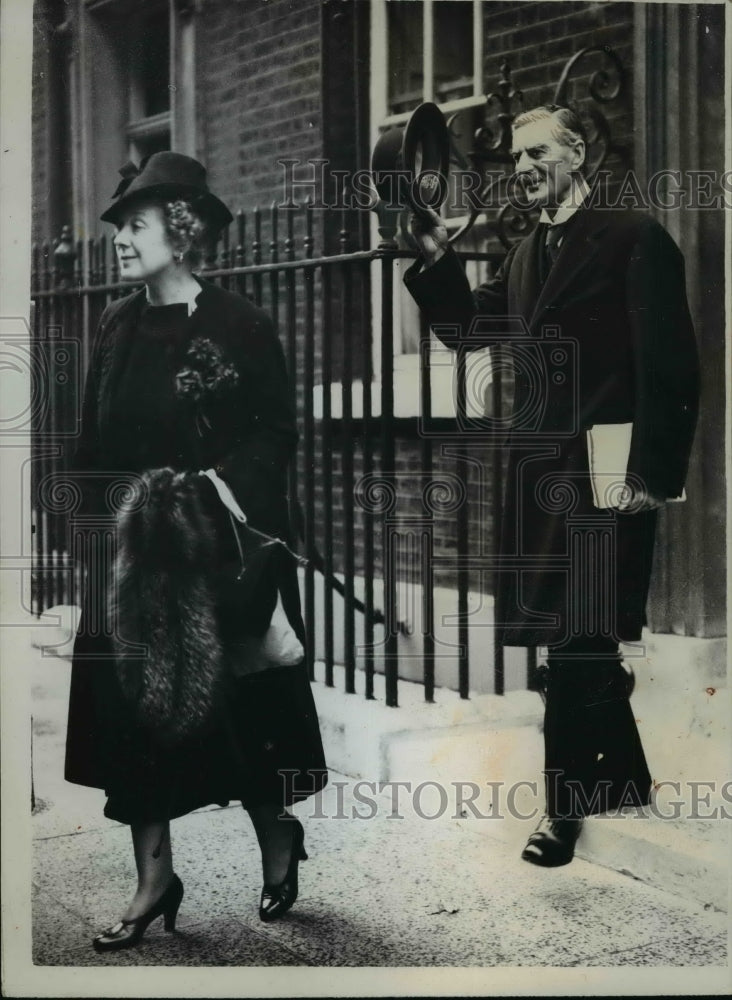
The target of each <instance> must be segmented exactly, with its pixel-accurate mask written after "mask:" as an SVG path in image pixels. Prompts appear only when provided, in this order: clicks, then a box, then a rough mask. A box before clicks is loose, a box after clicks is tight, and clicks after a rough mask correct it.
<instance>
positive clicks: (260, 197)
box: [196, 0, 323, 208]
mask: <svg viewBox="0 0 732 1000" xmlns="http://www.w3.org/2000/svg"><path fill="white" fill-rule="evenodd" d="M196 47H197V79H198V88H197V89H198V108H197V111H198V121H199V128H200V135H199V142H200V145H201V150H200V152H201V156H202V158H203V159H204V160H205V162H206V165H207V167H208V171H209V176H210V181H211V186H212V188H213V189H214V190H215V191H216V192H217V193H218V194H219V195H220V196H221V198H223V200H224V201H225V202H227V204H229V205H231V206H234V207H236V208H240V207H241V208H253V207H254V206H255V205H260V206H262V207H268V206H269V205H270V203H271V202H272V201H273V200H275V201H279V200H280V199H281V189H282V168H281V167H279V166H278V165H277V160H278V159H279V158H281V157H293V158H298V159H301V160H307V159H309V158H317V157H319V156H321V155H322V153H321V151H322V147H323V131H322V117H321V111H320V104H321V101H320V4H319V3H318V0H298V2H297V3H293V2H292V0H269V2H267V3H262V2H261V0H240V2H237V3H231V2H230V0H211V2H209V3H207V4H206V8H205V12H204V16H203V17H201V18H200V20H199V21H198V26H197V36H196Z"/></svg>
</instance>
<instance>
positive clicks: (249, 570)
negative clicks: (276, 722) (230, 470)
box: [202, 469, 305, 677]
mask: <svg viewBox="0 0 732 1000" xmlns="http://www.w3.org/2000/svg"><path fill="white" fill-rule="evenodd" d="M202 475H204V476H206V477H207V478H208V479H209V480H210V481H211V483H212V484H213V486H214V488H215V489H216V492H217V493H218V496H219V499H220V500H221V502H222V504H223V505H224V507H225V508H226V510H227V513H228V517H229V521H230V524H231V530H232V532H233V537H234V541H235V544H236V548H237V552H238V559H239V565H238V567H237V572H236V575H235V576H234V578H233V579H231V580H229V581H227V582H225V583H224V587H225V589H226V593H225V594H223V595H222V603H223V604H224V605H225V606H226V610H228V611H229V612H230V613H231V614H232V615H233V618H234V621H235V622H238V625H239V628H238V629H237V631H238V632H239V636H238V639H237V641H236V642H232V643H228V644H227V647H228V660H229V669H230V670H231V672H232V673H233V674H234V675H235V676H237V677H242V676H246V675H248V674H252V673H258V672H259V671H261V670H268V669H271V668H272V667H289V666H295V665H296V664H297V663H300V661H301V660H302V659H303V657H304V655H305V650H304V648H303V645H302V643H301V642H300V640H299V639H298V637H297V635H296V633H295V630H294V629H293V627H292V625H291V624H290V621H289V619H288V616H287V613H286V610H285V606H284V604H283V600H282V593H281V589H280V585H279V578H280V575H281V573H282V571H283V570H284V568H285V566H284V564H285V563H287V562H295V563H297V564H298V565H304V563H305V560H304V559H302V558H300V557H299V556H297V555H296V554H295V553H294V552H292V551H291V549H290V548H289V547H288V546H287V545H286V544H285V543H284V542H283V541H282V539H280V538H273V537H271V536H270V535H266V534H264V533H263V532H261V531H257V530H256V529H255V528H252V527H251V526H250V525H249V524H248V522H247V517H246V514H245V513H244V511H243V510H242V509H241V507H240V506H239V504H238V503H237V500H236V497H235V496H234V495H233V493H232V492H231V490H230V489H229V486H228V485H227V483H226V482H225V481H224V480H223V479H221V478H220V476H219V475H218V474H217V473H216V471H215V470H214V469H207V470H206V471H205V472H203V473H202ZM226 610H225V611H224V614H225V613H226ZM253 610H254V613H255V615H256V614H258V616H259V618H258V620H257V618H256V617H254V616H253ZM242 616H244V617H245V618H246V617H247V616H248V618H249V621H250V622H251V623H252V626H251V633H252V634H250V635H244V636H242V635H241V632H242V629H241V620H242ZM261 622H266V626H265V630H264V631H261V624H260V623H261Z"/></svg>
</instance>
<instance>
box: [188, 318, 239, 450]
mask: <svg viewBox="0 0 732 1000" xmlns="http://www.w3.org/2000/svg"><path fill="white" fill-rule="evenodd" d="M186 362H187V363H186V365H185V367H183V368H181V369H180V371H179V372H177V373H176V376H175V391H176V395H177V396H178V398H179V399H182V400H185V401H186V402H187V403H189V404H190V405H191V407H192V408H193V409H194V410H195V415H196V430H197V431H198V435H199V437H203V429H202V425H203V426H205V427H207V428H208V430H211V421H210V419H209V416H208V410H209V408H210V406H211V404H213V403H216V402H217V401H219V400H220V399H222V398H224V397H225V396H226V395H227V394H228V393H229V392H231V391H232V390H233V389H235V388H236V386H237V385H238V384H239V373H238V372H237V370H236V368H235V367H234V366H233V364H232V363H231V362H230V361H229V360H227V358H226V357H225V356H224V354H223V352H222V350H221V348H220V347H219V345H218V344H215V343H214V342H213V341H212V340H209V339H208V338H207V337H197V338H196V339H195V340H194V341H192V342H191V345H190V347H189V348H188V350H187V352H186Z"/></svg>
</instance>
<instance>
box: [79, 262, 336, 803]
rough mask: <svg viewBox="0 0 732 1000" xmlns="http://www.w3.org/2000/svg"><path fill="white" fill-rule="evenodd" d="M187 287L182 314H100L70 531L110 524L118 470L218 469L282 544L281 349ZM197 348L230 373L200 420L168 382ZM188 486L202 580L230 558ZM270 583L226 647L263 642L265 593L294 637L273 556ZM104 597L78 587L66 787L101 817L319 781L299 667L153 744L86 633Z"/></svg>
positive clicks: (211, 291) (214, 297) (265, 675)
mask: <svg viewBox="0 0 732 1000" xmlns="http://www.w3.org/2000/svg"><path fill="white" fill-rule="evenodd" d="M200 284H201V285H202V291H201V292H200V293H199V295H198V297H197V300H196V309H195V311H194V312H193V313H192V315H190V316H188V315H187V309H186V307H185V306H175V307H162V308H160V309H158V310H155V309H154V308H153V309H151V307H149V306H148V305H147V303H146V297H145V292H144V290H142V291H139V292H136V293H133V294H131V295H129V296H127V297H126V298H123V299H121V300H118V301H116V302H113V303H112V304H110V305H109V306H108V307H107V309H106V310H105V311H104V314H103V316H102V318H101V322H100V327H99V331H98V335H97V338H96V341H95V344H94V349H93V354H92V359H91V364H90V369H89V374H88V376H87V383H86V389H85V395H84V408H83V415H82V434H81V439H80V442H79V447H78V449H77V454H76V461H75V467H76V470H77V471H78V473H79V475H80V480H79V481H80V483H81V485H82V488H83V498H84V502H83V508H82V510H81V511H80V512H77V517H76V519H75V522H74V527H75V528H76V529H77V530H79V529H81V530H80V534H81V537H87V538H89V537H91V536H92V535H93V534H94V532H93V531H90V530H89V529H90V522H89V521H88V520H87V519H88V518H90V517H91V518H92V519H93V518H95V517H96V518H99V517H101V519H102V521H101V524H102V527H104V524H105V523H106V524H107V526H108V525H109V523H110V521H109V518H110V514H111V513H112V512H113V510H114V507H112V508H111V510H110V502H112V503H113V498H114V496H115V494H116V495H119V492H118V490H116V488H115V487H114V485H113V484H115V483H117V484H118V486H119V484H124V482H125V481H126V480H128V479H129V474H130V473H132V474H136V473H141V472H143V471H145V470H146V469H150V468H163V467H169V468H172V469H175V470H188V471H191V472H197V471H199V470H201V469H207V468H215V469H216V471H217V472H218V474H219V476H220V477H221V479H223V480H224V481H225V482H226V483H227V484H228V485H229V487H230V488H231V490H232V492H233V493H234V495H235V497H236V499H237V501H238V503H239V505H240V506H241V508H242V509H243V510H244V512H245V513H246V514H247V517H248V521H249V524H250V525H251V526H252V527H254V528H257V529H259V530H260V531H263V532H266V533H268V534H270V535H277V536H279V537H281V538H283V539H289V509H288V472H287V470H288V465H289V462H290V459H291V458H292V454H293V451H294V448H295V444H296V442H297V436H298V435H297V430H296V427H295V420H294V413H293V408H292V402H291V399H290V393H289V388H288V379H287V373H286V369H285V360H284V355H283V352H282V348H281V346H280V343H279V341H278V339H277V336H276V334H275V332H274V330H273V326H272V322H271V320H270V318H269V317H268V316H267V315H266V313H264V312H263V311H262V310H260V309H258V308H256V307H255V306H254V305H253V304H252V303H250V302H249V301H248V300H246V299H244V298H242V297H241V296H239V295H236V294H234V293H232V292H229V291H226V290H224V289H222V288H219V287H217V286H216V285H213V284H211V283H209V282H207V281H200ZM175 310H178V311H177V312H175ZM181 310H182V311H181ZM171 311H172V313H173V316H174V321H172V322H171V321H170V313H171ZM161 315H162V317H163V319H162V320H161V319H160V316H161ZM166 317H167V318H166ZM156 324H157V326H156ZM199 338H200V339H204V340H208V341H209V342H211V343H212V344H214V345H216V346H217V347H218V348H219V349H220V352H221V355H222V357H223V358H224V359H225V361H226V363H227V364H230V365H232V366H233V368H234V369H235V371H236V373H237V376H238V382H237V383H236V385H235V387H234V388H233V389H232V390H231V392H230V393H228V394H223V395H221V397H220V398H218V397H217V398H214V397H212V398H211V400H210V401H209V403H208V404H207V405H206V408H205V412H203V411H201V409H200V408H199V407H198V406H197V405H192V404H191V402H190V400H188V401H186V400H184V399H182V398H181V396H180V394H179V393H178V392H177V391H176V374H177V373H178V372H180V371H181V370H183V369H185V368H186V366H187V365H188V364H189V356H188V355H187V351H188V349H189V347H190V345H191V343H192V342H194V341H196V340H197V339H199ZM196 481H197V482H201V484H202V488H203V490H204V492H203V493H202V497H203V498H204V500H205V503H206V505H207V510H208V513H209V514H210V517H211V519H212V521H213V523H214V525H215V527H216V529H217V531H216V534H215V537H216V538H217V539H218V542H219V547H218V550H217V551H216V552H212V554H211V574H212V578H214V577H216V574H217V573H218V571H219V568H220V567H221V566H222V565H223V564H224V563H227V562H228V561H234V562H235V561H236V541H235V538H234V535H233V531H232V527H231V524H230V522H229V520H228V514H227V513H226V510H225V508H224V507H223V505H222V504H221V502H220V500H219V498H218V496H217V495H216V493H215V491H214V489H213V487H212V486H211V485H210V484H209V482H208V480H207V479H205V477H200V479H197V480H196ZM206 490H207V491H208V492H207V493H206V492H205V491H206ZM78 515H81V516H78ZM105 518H106V522H105ZM87 556H88V563H89V565H91V562H92V561H93V560H92V558H91V556H89V554H88V553H87ZM273 573H274V575H273V576H272V574H270V576H266V577H265V578H264V581H263V585H262V593H261V602H260V603H258V604H257V605H256V606H255V610H254V612H251V611H250V613H249V615H248V617H247V615H245V614H241V615H234V616H233V618H232V616H231V615H230V616H229V618H228V621H227V624H226V630H225V637H224V638H225V642H227V643H234V644H235V643H238V642H239V641H241V640H242V639H244V638H246V636H248V635H251V634H261V632H262V631H263V630H264V629H265V628H266V626H267V623H268V621H269V615H270V614H271V612H272V609H273V607H274V602H275V600H276V593H277V588H278V587H279V589H280V591H281V592H282V594H283V600H285V598H286V603H285V607H286V609H287V610H288V614H289V617H290V620H291V624H292V625H293V627H294V629H295V631H296V632H297V634H298V635H299V637H300V639H301V641H304V629H303V624H302V619H301V617H300V611H299V594H298V588H297V576H296V570H295V565H294V563H291V562H290V563H285V562H282V561H281V562H280V563H279V564H278V568H277V569H276V571H273ZM270 577H271V578H270ZM216 578H217V579H218V577H216ZM92 592H93V593H92ZM106 600H108V597H107V591H106V588H105V587H104V586H103V585H101V586H99V585H98V586H95V587H93V588H92V587H87V590H86V594H85V598H84V604H83V609H82V619H81V622H80V627H79V630H78V635H77V639H76V643H75V648H74V662H73V668H72V680H71V697H70V706H69V725H68V735H67V746H66V778H67V780H69V781H72V782H76V783H79V784H85V785H91V786H95V787H99V788H104V789H105V790H106V792H107V794H108V796H109V798H108V802H107V807H106V809H105V813H106V815H107V816H109V817H110V818H112V819H117V820H120V821H121V822H134V821H149V820H156V819H165V818H167V817H172V816H177V815H182V814H183V813H185V812H188V811H190V810H191V809H194V808H197V807H199V806H202V805H206V804H208V803H214V802H218V803H224V802H226V801H228V800H229V799H240V800H242V802H243V803H244V804H247V805H256V804H261V803H263V802H281V801H286V802H290V801H293V800H294V799H297V798H301V797H303V796H304V795H307V794H312V793H313V792H314V791H317V789H318V787H320V786H321V785H322V784H323V783H324V780H325V772H324V766H325V765H324V760H323V751H322V745H321V740H320V733H319V729H318V721H317V715H316V712H315V705H314V702H313V697H312V692H311V689H310V683H309V680H308V676H307V671H306V669H305V665H304V664H301V665H298V666H292V667H279V668H275V669H269V670H265V671H263V672H260V673H255V674H252V675H251V676H248V677H246V678H244V679H236V680H234V679H229V682H228V683H230V685H231V687H230V690H229V691H228V696H227V699H226V703H225V705H224V709H223V712H222V714H221V716H220V718H218V719H217V721H216V724H215V725H214V726H213V727H212V728H211V729H210V730H207V731H206V732H205V733H203V734H201V735H200V737H198V738H195V739H192V740H189V741H188V742H187V743H185V744H184V745H181V746H178V747H175V748H174V749H173V750H170V749H166V748H164V747H162V746H161V745H160V744H159V742H158V741H157V740H156V738H155V734H154V733H149V732H146V731H144V730H143V729H142V728H141V727H140V726H139V724H138V723H137V722H136V719H135V717H134V716H133V714H131V709H130V706H129V704H128V703H127V702H126V700H125V698H124V697H123V696H122V693H121V690H120V686H119V681H118V679H117V673H116V670H115V664H114V659H113V654H112V646H111V642H110V638H109V636H108V635H106V634H105V632H104V629H103V628H102V629H99V628H98V627H96V626H94V627H92V626H91V625H90V622H92V621H94V622H96V623H97V625H99V623H103V622H104V621H105V607H104V604H105V601H106ZM95 601H96V602H97V603H96V604H95ZM293 609H294V610H293ZM195 612H196V609H191V614H195ZM252 615H254V617H255V618H261V621H259V620H253V618H252ZM231 648H234V647H231ZM280 769H286V770H288V771H299V772H300V774H299V776H298V777H296V778H295V780H294V782H293V780H292V777H291V778H290V779H289V788H287V787H285V786H284V785H283V780H282V777H281V776H280V775H279V774H278V770H280Z"/></svg>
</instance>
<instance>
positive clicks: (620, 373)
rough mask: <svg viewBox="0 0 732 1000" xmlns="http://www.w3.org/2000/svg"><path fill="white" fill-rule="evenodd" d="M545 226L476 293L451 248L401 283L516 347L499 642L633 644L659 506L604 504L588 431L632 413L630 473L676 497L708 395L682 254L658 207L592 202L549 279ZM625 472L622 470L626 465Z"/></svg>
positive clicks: (452, 336)
mask: <svg viewBox="0 0 732 1000" xmlns="http://www.w3.org/2000/svg"><path fill="white" fill-rule="evenodd" d="M545 229H546V227H545V226H544V225H541V224H540V225H539V226H537V228H536V229H535V230H534V232H533V233H532V234H531V235H529V236H528V237H526V238H525V239H524V240H522V241H521V242H519V243H518V244H516V245H514V246H513V247H512V248H511V249H510V251H509V253H508V255H507V257H506V259H505V261H504V263H503V265H502V267H501V269H500V271H499V272H498V273H497V275H496V277H495V278H493V279H492V280H490V281H488V282H486V283H485V284H483V285H481V286H480V287H478V288H477V289H475V290H474V291H472V292H471V289H470V286H469V284H468V281H467V279H466V276H465V273H464V271H463V268H462V266H461V264H460V262H459V259H458V257H457V256H456V255H455V254H454V253H453V252H452V250H448V251H447V252H446V253H445V254H444V256H443V257H441V258H440V259H439V260H438V261H437V262H436V263H435V264H434V265H432V266H431V267H429V268H428V269H426V270H421V269H420V267H421V264H420V263H419V262H418V263H417V264H415V266H414V267H412V268H410V270H409V271H408V272H407V274H406V275H405V283H406V285H407V288H408V289H409V291H410V292H411V294H412V295H413V297H414V298H415V300H416V302H417V303H418V305H419V306H420V308H421V309H422V310H423V311H424V312H425V314H426V316H427V318H428V319H429V321H430V323H431V324H433V325H435V332H436V334H437V336H438V337H439V338H440V339H441V340H442V341H443V343H445V344H446V345H447V346H449V347H451V348H454V349H456V348H458V347H462V348H464V349H465V350H468V351H472V350H476V349H479V348H481V347H485V346H487V345H488V346H489V345H490V344H495V343H496V341H497V340H506V342H507V344H508V348H507V349H508V351H509V353H510V354H511V355H512V356H513V368H514V378H515V398H514V402H513V410H512V413H513V423H512V428H511V430H510V432H509V434H508V443H509V446H510V451H509V463H508V477H507V483H506V491H505V500H504V510H503V518H502V533H501V562H500V569H499V585H498V593H497V599H496V609H497V610H496V626H497V633H498V639H499V641H500V642H502V643H503V644H506V645H521V646H535V645H544V644H558V643H561V642H562V641H564V639H566V638H568V637H569V636H570V635H572V634H576V635H587V634H598V633H600V634H603V633H605V634H611V635H613V634H614V637H615V638H616V639H618V640H625V641H633V640H637V639H639V638H640V635H641V629H642V626H643V624H644V608H645V602H646V597H647V591H648V585H649V579H650V569H651V556H652V548H653V538H654V532H655V521H656V514H655V511H649V512H640V513H620V512H618V511H616V510H612V509H602V508H598V507H596V506H595V505H594V503H593V497H592V490H591V485H590V481H589V475H588V468H589V465H588V446H587V434H586V432H587V430H588V428H590V427H592V426H594V425H598V424H603V425H604V424H626V423H631V422H632V425H633V430H632V439H631V447H630V456H629V459H628V464H627V474H628V477H629V478H630V479H631V480H632V481H634V482H636V483H641V484H643V485H644V486H645V488H646V489H647V490H649V491H650V492H651V493H652V494H653V495H654V496H657V497H659V498H663V499H665V498H671V497H677V496H679V495H680V494H681V493H682V489H683V486H684V480H685V477H686V472H687V465H688V460H689V452H690V449H691V443H692V438H693V434H694V427H695V422H696V414H697V396H698V362H697V352H696V344H695V339H694V332H693V327H692V323H691V318H690V315H689V309H688V306H687V301H686V292H685V285H684V264H683V258H682V255H681V253H680V251H679V249H678V248H677V246H676V244H675V243H674V241H673V240H672V239H671V237H670V236H669V235H668V233H667V232H666V231H665V230H664V229H663V227H662V226H660V225H659V224H658V223H656V222H655V221H654V220H653V219H651V218H650V217H648V216H645V215H642V214H640V213H636V212H630V211H619V210H603V209H600V208H597V207H594V208H593V207H584V208H581V209H580V210H578V212H577V213H576V214H575V216H574V217H573V219H572V220H571V222H570V223H569V224H568V228H567V232H566V236H565V238H564V240H563V242H562V244H561V248H560V251H559V256H558V257H557V259H556V261H555V263H554V265H553V267H551V269H550V270H549V272H548V276H547V277H546V280H545V281H542V279H543V278H544V274H543V273H542V270H543V258H542V253H543V240H544V232H543V231H544V230H545ZM480 317H491V318H492V319H491V321H490V322H487V321H486V322H484V323H483V324H481V322H480ZM497 317H505V318H506V322H505V324H502V323H501V322H499V323H496V318H497ZM476 318H477V320H478V322H477V323H474V321H475V320H476ZM517 319H519V320H520V321H523V323H524V330H523V332H519V334H518V335H517V334H516V333H515V330H516V320H517ZM441 327H444V328H443V329H441ZM481 328H482V329H483V330H484V331H485V330H489V331H490V335H487V334H486V333H485V332H481ZM501 330H512V331H514V332H513V333H511V334H510V335H507V334H502V333H501V332H500V331H501ZM557 336H558V339H557ZM563 342H564V343H563ZM613 471H615V470H613ZM617 472H618V478H619V479H621V480H622V479H623V477H624V473H625V470H624V469H621V470H617Z"/></svg>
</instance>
